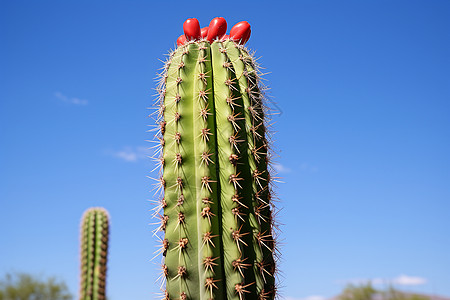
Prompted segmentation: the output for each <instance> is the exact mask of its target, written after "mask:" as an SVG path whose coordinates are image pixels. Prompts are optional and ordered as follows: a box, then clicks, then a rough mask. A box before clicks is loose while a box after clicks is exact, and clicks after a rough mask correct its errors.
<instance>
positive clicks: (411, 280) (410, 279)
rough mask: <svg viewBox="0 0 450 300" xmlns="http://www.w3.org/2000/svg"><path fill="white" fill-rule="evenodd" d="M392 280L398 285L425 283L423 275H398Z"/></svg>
mask: <svg viewBox="0 0 450 300" xmlns="http://www.w3.org/2000/svg"><path fill="white" fill-rule="evenodd" d="M392 282H393V283H394V284H398V285H422V284H425V283H427V279H426V278H423V277H415V276H408V275H400V276H398V277H396V278H394V280H392Z"/></svg>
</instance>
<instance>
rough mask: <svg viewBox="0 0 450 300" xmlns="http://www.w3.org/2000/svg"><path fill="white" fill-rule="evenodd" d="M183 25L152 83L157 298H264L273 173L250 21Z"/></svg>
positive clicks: (269, 279) (269, 289) (271, 266)
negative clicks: (159, 259)
mask: <svg viewBox="0 0 450 300" xmlns="http://www.w3.org/2000/svg"><path fill="white" fill-rule="evenodd" d="M183 29H184V33H185V34H184V35H182V36H181V37H179V38H178V40H177V44H178V47H177V49H175V51H173V52H171V53H170V56H169V59H168V61H167V62H166V64H165V67H164V71H163V72H162V74H161V81H160V84H159V86H158V90H159V100H158V120H157V121H158V129H159V132H158V134H157V138H158V140H159V144H160V146H161V148H160V149H159V150H158V151H157V161H158V162H159V163H160V166H161V171H162V172H161V176H160V178H159V179H158V188H157V189H158V191H160V192H161V199H160V201H159V206H158V209H157V213H156V214H157V215H158V216H159V218H160V222H159V231H162V232H164V236H161V237H160V240H161V248H160V251H159V253H162V254H163V256H164V262H163V264H162V274H161V277H160V278H162V279H163V284H162V285H164V281H165V282H166V283H165V289H164V288H162V289H163V298H164V299H183V300H184V299H205V300H206V299H228V300H232V299H236V300H242V299H273V298H274V297H275V295H276V285H275V278H274V277H275V270H276V268H275V258H276V255H275V254H276V248H275V241H274V233H273V228H274V220H273V216H274V214H273V213H272V211H273V198H274V197H273V192H272V180H273V177H271V176H270V172H269V170H270V169H269V168H268V167H269V163H270V158H271V156H270V155H269V137H268V133H267V130H266V127H267V118H266V115H267V113H266V107H265V105H264V94H263V89H264V87H263V86H262V85H261V81H260V75H261V74H260V72H259V70H258V64H257V62H256V60H255V58H254V57H253V55H252V54H250V52H249V50H248V49H247V48H246V47H245V46H244V44H245V42H246V41H247V40H248V39H249V37H250V25H249V24H248V23H247V22H245V21H244V22H240V23H238V24H236V25H235V26H234V27H233V28H232V29H231V30H230V34H229V35H227V34H226V29H227V24H226V21H225V19H223V18H215V19H213V20H212V21H211V23H210V26H209V27H205V28H203V29H201V28H200V25H199V22H198V21H197V19H188V20H187V21H186V22H185V23H184V26H183ZM162 209H163V213H160V211H161V210H162Z"/></svg>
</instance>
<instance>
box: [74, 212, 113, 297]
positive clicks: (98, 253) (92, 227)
mask: <svg viewBox="0 0 450 300" xmlns="http://www.w3.org/2000/svg"><path fill="white" fill-rule="evenodd" d="M108 234H109V215H108V212H107V211H106V210H105V209H104V208H100V207H94V208H89V209H88V210H86V211H85V212H84V214H83V218H82V220H81V283H80V300H104V299H105V297H106V296H105V288H106V263H107V254H108Z"/></svg>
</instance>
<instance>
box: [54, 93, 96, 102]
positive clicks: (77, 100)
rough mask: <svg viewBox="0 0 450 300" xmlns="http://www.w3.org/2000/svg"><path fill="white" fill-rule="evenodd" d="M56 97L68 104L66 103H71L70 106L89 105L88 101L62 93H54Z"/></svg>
mask: <svg viewBox="0 0 450 300" xmlns="http://www.w3.org/2000/svg"><path fill="white" fill-rule="evenodd" d="M54 95H55V97H56V98H58V99H59V100H61V101H63V102H66V103H70V104H75V105H87V104H88V101H87V100H86V99H80V98H76V97H68V96H66V95H64V94H62V93H61V92H55V93H54Z"/></svg>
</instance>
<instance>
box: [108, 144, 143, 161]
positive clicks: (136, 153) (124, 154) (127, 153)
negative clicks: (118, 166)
mask: <svg viewBox="0 0 450 300" xmlns="http://www.w3.org/2000/svg"><path fill="white" fill-rule="evenodd" d="M107 153H108V154H110V155H112V156H114V157H117V158H119V159H122V160H124V161H127V162H137V161H139V160H143V159H147V158H148V156H149V155H150V151H149V149H148V148H146V147H123V148H122V149H121V150H119V151H112V150H109V151H107Z"/></svg>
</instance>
